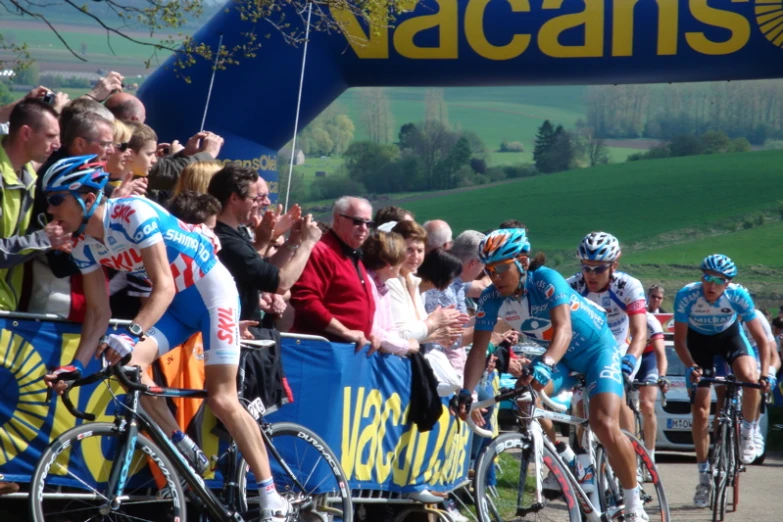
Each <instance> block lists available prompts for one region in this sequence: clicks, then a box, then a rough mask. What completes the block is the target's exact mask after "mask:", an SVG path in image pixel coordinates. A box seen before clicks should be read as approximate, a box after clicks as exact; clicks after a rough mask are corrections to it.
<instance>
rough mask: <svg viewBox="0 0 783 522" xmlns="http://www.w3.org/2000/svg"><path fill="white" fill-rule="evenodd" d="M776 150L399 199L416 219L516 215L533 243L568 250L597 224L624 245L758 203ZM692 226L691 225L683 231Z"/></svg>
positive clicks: (779, 157) (765, 201)
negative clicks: (411, 199)
mask: <svg viewBox="0 0 783 522" xmlns="http://www.w3.org/2000/svg"><path fill="white" fill-rule="evenodd" d="M781 161H783V152H781V151H768V152H751V153H743V154H724V155H715V156H694V157H687V158H676V159H665V160H651V161H641V162H635V163H626V164H619V165H607V166H604V167H597V168H593V169H583V170H576V171H570V172H563V173H558V174H551V175H548V176H537V177H535V178H529V179H525V180H520V181H515V182H511V183H507V184H501V185H495V186H491V187H486V188H480V189H476V190H471V191H464V192H456V193H450V194H445V195H441V196H438V197H430V198H426V199H419V200H417V201H410V202H402V204H403V205H404V206H405V207H406V208H410V209H411V210H412V211H414V212H415V213H416V216H417V219H418V220H419V221H424V220H426V219H432V218H443V219H445V220H447V221H448V222H449V223H451V224H452V227H453V228H454V229H455V230H464V229H466V228H475V229H479V230H482V229H488V228H492V227H495V226H497V224H498V223H500V222H501V221H503V220H504V219H509V218H516V219H520V220H522V221H523V222H524V223H525V224H526V225H527V226H528V227H529V229H530V234H531V239H532V241H533V245H534V247H536V248H541V249H544V250H571V249H573V248H574V247H575V246H576V244H577V242H578V241H579V239H580V238H581V237H582V236H583V235H584V234H585V233H587V232H589V231H590V230H599V229H604V230H607V231H609V232H612V233H613V234H615V235H617V236H618V237H619V238H620V239H621V241H622V242H623V243H624V244H625V245H626V246H627V247H630V248H629V250H631V251H634V250H640V249H641V248H640V247H642V248H643V247H645V246H647V245H644V244H639V245H636V243H641V242H643V241H647V240H651V239H655V241H656V243H660V242H661V241H665V239H661V238H658V237H657V236H659V235H661V234H671V233H672V232H674V231H678V230H683V229H702V228H704V227H709V226H710V225H714V224H716V223H719V222H724V221H726V220H727V219H730V218H731V219H733V218H735V217H738V216H743V215H745V214H747V213H750V212H754V211H757V210H759V209H763V208H772V207H775V206H776V205H777V201H778V200H779V199H781V195H783V176H782V175H781V174H780V164H781ZM689 233H691V234H692V232H689Z"/></svg>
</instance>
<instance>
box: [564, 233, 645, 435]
mask: <svg viewBox="0 0 783 522" xmlns="http://www.w3.org/2000/svg"><path fill="white" fill-rule="evenodd" d="M621 255H622V251H621V250H620V243H619V241H617V238H616V237H614V236H613V235H611V234H608V233H606V232H591V233H589V234H587V235H586V236H585V237H584V238H583V239H582V241H581V242H580V243H579V247H578V248H577V258H578V259H579V260H580V262H581V263H582V270H581V271H580V272H579V273H577V274H574V275H573V276H571V277H569V278H568V280H567V281H568V283H569V284H570V285H571V288H573V289H574V290H576V291H577V292H578V293H579V294H580V295H582V296H583V297H585V298H587V299H589V300H590V301H592V302H594V303H596V304H598V305H599V306H601V307H603V309H604V310H606V314H607V316H608V317H609V329H610V330H611V331H612V335H614V339H615V344H616V346H617V349H618V350H619V351H620V355H621V356H622V358H623V359H622V370H623V375H624V376H625V379H626V380H628V381H630V380H632V378H633V376H634V375H635V374H636V371H637V370H638V369H639V365H640V364H641V359H642V353H643V352H644V348H645V346H646V345H647V298H646V297H645V294H644V287H643V286H642V283H641V282H640V281H639V280H638V279H636V278H634V277H631V276H630V275H628V274H626V273H625V272H620V271H618V270H617V268H618V265H619V259H620V256H621ZM633 423H634V419H633V414H632V412H631V410H630V408H628V406H626V405H625V404H623V407H622V408H621V410H620V425H621V426H622V427H623V429H626V430H629V431H633Z"/></svg>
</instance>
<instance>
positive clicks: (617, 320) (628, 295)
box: [567, 272, 647, 354]
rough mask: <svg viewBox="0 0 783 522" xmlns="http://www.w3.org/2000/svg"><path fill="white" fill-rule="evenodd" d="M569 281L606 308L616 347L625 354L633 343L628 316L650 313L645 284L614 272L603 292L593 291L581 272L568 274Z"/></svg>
mask: <svg viewBox="0 0 783 522" xmlns="http://www.w3.org/2000/svg"><path fill="white" fill-rule="evenodd" d="M567 281H568V284H570V285H571V288H573V289H574V290H576V291H577V292H578V293H579V294H581V295H582V296H584V297H585V298H587V299H589V300H590V301H592V302H594V303H596V304H597V305H599V306H601V307H602V308H603V309H604V310H606V315H607V317H608V319H609V329H610V330H611V331H612V335H614V339H615V342H616V343H617V347H618V348H619V349H620V351H621V352H622V353H623V354H625V352H626V351H627V350H628V345H629V344H630V331H629V330H630V321H629V320H628V316H631V315H635V314H644V313H647V297H646V296H645V293H644V288H643V287H642V283H641V282H640V281H639V280H638V279H636V278H634V277H631V276H629V275H628V274H626V273H625V272H615V273H614V274H612V277H611V279H610V281H609V286H608V288H607V289H606V290H604V291H603V292H591V291H590V290H589V289H588V288H587V283H586V282H585V279H584V275H583V274H582V273H581V272H578V273H576V274H574V275H573V276H571V277H569V278H568V279H567Z"/></svg>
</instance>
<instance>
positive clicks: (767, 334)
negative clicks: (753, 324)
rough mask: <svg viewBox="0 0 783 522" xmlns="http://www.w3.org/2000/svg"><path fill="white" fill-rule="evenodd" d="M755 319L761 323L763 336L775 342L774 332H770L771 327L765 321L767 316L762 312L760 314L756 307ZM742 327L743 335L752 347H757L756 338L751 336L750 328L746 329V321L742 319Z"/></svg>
mask: <svg viewBox="0 0 783 522" xmlns="http://www.w3.org/2000/svg"><path fill="white" fill-rule="evenodd" d="M756 319H758V320H759V322H760V323H761V328H762V329H763V330H764V338H765V339H766V340H767V341H770V342H775V334H773V333H772V327H771V326H770V325H769V321H767V318H766V317H764V314H762V313H761V312H760V311H759V309H758V308H757V309H756ZM742 328H743V329H744V330H745V337H747V338H748V341H749V342H750V345H751V346H752V347H753V348H758V343H757V342H756V338H755V337H753V334H751V333H750V329H748V323H747V322H746V321H742ZM756 353H758V352H756Z"/></svg>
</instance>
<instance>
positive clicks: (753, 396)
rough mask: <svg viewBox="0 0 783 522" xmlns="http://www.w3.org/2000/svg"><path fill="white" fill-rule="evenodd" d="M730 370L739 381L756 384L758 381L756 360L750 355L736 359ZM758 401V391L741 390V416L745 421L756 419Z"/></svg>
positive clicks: (759, 395) (759, 398) (751, 389)
mask: <svg viewBox="0 0 783 522" xmlns="http://www.w3.org/2000/svg"><path fill="white" fill-rule="evenodd" d="M731 369H732V371H733V372H734V375H736V376H737V379H738V380H740V381H745V382H757V381H758V380H759V372H758V367H757V365H756V359H754V358H753V357H752V356H750V355H743V356H740V357H737V358H736V359H735V360H734V363H733V364H732V365H731ZM760 401H761V394H760V393H759V390H756V389H753V388H745V389H744V390H742V416H743V418H745V420H747V421H749V422H750V421H753V420H755V419H756V417H757V415H758V411H759V403H760Z"/></svg>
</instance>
